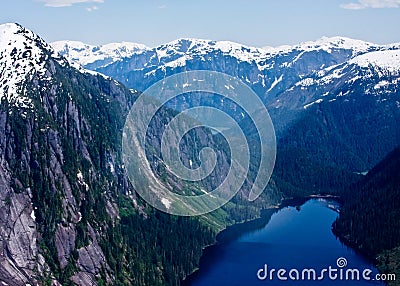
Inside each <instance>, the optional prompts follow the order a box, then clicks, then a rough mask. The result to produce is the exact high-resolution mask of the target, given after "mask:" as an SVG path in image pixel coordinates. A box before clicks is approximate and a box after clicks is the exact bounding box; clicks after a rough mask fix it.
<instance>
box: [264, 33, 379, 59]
mask: <svg viewBox="0 0 400 286" xmlns="http://www.w3.org/2000/svg"><path fill="white" fill-rule="evenodd" d="M378 47H379V46H378V45H376V44H373V43H370V42H366V41H362V40H355V39H350V38H346V37H322V38H320V39H318V40H316V41H307V42H303V43H300V44H297V45H292V46H290V45H283V46H278V47H270V46H267V47H264V49H265V50H266V51H268V52H270V53H273V54H277V53H285V52H286V53H288V52H290V51H293V50H300V51H304V52H311V51H317V50H323V51H326V52H328V53H331V52H332V50H335V49H336V50H338V49H343V50H351V51H353V55H357V54H360V53H365V52H367V51H369V50H371V49H376V48H378Z"/></svg>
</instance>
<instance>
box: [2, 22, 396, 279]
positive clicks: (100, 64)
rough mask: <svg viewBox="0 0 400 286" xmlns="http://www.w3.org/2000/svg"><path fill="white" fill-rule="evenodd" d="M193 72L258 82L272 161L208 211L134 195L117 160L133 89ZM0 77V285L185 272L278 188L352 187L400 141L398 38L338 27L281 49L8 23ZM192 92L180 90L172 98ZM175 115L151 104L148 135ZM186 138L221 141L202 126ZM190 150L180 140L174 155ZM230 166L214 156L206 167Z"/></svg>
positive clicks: (305, 191)
mask: <svg viewBox="0 0 400 286" xmlns="http://www.w3.org/2000/svg"><path fill="white" fill-rule="evenodd" d="M197 69H201V70H210V71H219V72H224V73H226V74H229V75H231V76H234V77H236V78H238V79H240V80H242V81H243V82H244V83H246V84H247V85H248V86H249V87H250V88H252V89H253V90H254V91H255V92H256V93H257V95H258V96H259V97H260V99H261V100H262V101H263V103H264V104H265V106H266V107H267V109H268V110H269V112H270V115H271V117H272V120H273V123H274V126H275V129H276V133H277V138H278V154H277V162H276V167H275V172H274V174H273V177H272V180H271V182H270V184H269V186H268V187H267V190H266V191H265V192H264V194H263V195H262V196H261V198H260V199H258V200H257V201H256V202H254V203H247V202H246V201H245V200H242V199H241V194H239V196H238V197H235V198H234V199H233V200H232V202H230V203H228V204H227V205H225V206H224V208H223V209H221V210H218V211H216V212H214V213H211V214H210V216H205V217H201V218H185V217H174V216H169V215H167V214H164V213H161V212H159V211H157V210H155V209H153V208H151V207H150V206H148V205H147V204H146V203H145V202H144V201H143V200H141V198H140V197H138V196H137V195H136V193H135V190H134V189H133V187H132V185H131V184H130V182H129V180H128V179H127V176H126V173H125V169H124V164H123V163H122V158H121V137H122V129H123V126H124V123H125V118H126V116H127V114H128V112H129V109H130V107H131V106H132V104H133V103H134V102H135V100H136V98H137V97H138V96H139V95H140V92H141V91H144V90H146V89H147V88H148V87H150V86H151V85H152V84H153V83H155V82H157V81H159V80H160V79H163V78H165V77H166V76H168V75H172V74H175V73H178V72H181V71H190V70H197ZM0 75H1V77H0V92H1V93H0V160H1V161H0V181H1V185H0V245H1V248H0V282H1V283H2V284H3V285H18V286H19V285H28V284H30V285H60V284H61V285H110V284H113V285H179V283H180V281H182V279H184V277H186V276H187V275H188V274H189V273H191V272H192V271H193V269H195V268H196V267H197V265H198V261H199V258H200V256H201V253H202V248H203V247H204V246H206V245H209V244H211V243H213V242H214V239H215V234H216V232H217V231H219V230H221V229H223V228H224V227H225V226H226V225H227V224H232V223H235V222H237V221H243V220H247V219H251V218H254V217H256V216H257V215H258V214H259V210H260V209H261V208H265V207H269V206H272V205H276V204H278V203H279V202H280V200H281V199H282V198H285V197H293V196H306V195H309V194H320V193H335V194H340V195H344V194H346V193H347V194H348V192H349V190H348V189H347V188H348V187H349V186H350V185H351V184H352V183H354V182H356V181H358V180H360V178H363V175H360V174H359V173H361V172H364V171H368V170H371V169H372V168H373V166H375V165H376V164H377V163H378V162H379V161H380V160H382V159H383V158H384V157H385V156H386V154H388V153H389V152H390V151H391V150H393V149H394V148H395V147H396V146H398V145H400V129H399V128H398V126H397V122H399V119H400V91H399V88H398V86H399V78H400V45H399V44H393V45H387V46H380V45H375V44H371V43H366V42H363V41H358V40H352V39H348V38H340V37H335V38H323V39H321V40H318V41H316V42H307V43H303V44H300V45H297V46H284V47H277V48H271V47H265V48H252V47H246V46H244V45H240V44H236V43H231V42H215V41H209V40H198V39H179V40H176V41H173V42H171V43H168V44H165V45H161V46H159V47H156V48H148V47H145V46H144V45H140V44H134V43H121V44H108V45H104V46H91V45H86V44H83V43H79V42H71V41H65V42H64V41H63V42H56V43H52V44H48V43H46V42H45V41H44V40H43V39H42V38H40V37H39V36H37V35H36V34H35V33H33V32H32V31H29V30H28V29H26V28H24V27H22V26H20V25H18V24H4V25H0ZM212 103H213V104H214V105H215V106H216V107H217V108H218V107H224V104H225V105H226V104H228V103H223V102H221V100H220V98H219V97H215V98H212ZM192 105H194V102H192V99H190V98H189V100H188V101H186V102H185V103H183V102H177V103H175V106H173V107H174V108H175V109H176V110H180V109H182V108H186V107H190V106H192ZM228 107H229V106H228ZM225 109H228V110H230V111H229V112H231V113H232V115H237V114H236V111H235V110H234V109H229V108H226V106H225ZM173 112H174V111H171V110H170V109H165V110H163V111H162V112H161V114H160V115H159V117H157V118H156V119H155V122H154V124H153V126H152V128H151V130H150V131H149V138H155V137H156V135H159V133H160V132H161V131H162V128H163V125H164V121H165V120H166V119H167V118H169V117H171V116H172V114H173ZM244 124H245V123H244ZM245 127H246V126H245ZM194 138H196V139H198V140H197V141H199V142H201V141H208V142H211V145H213V146H219V145H221V144H222V142H221V141H219V139H218V138H217V137H216V136H213V135H212V133H211V132H209V131H208V130H196V131H195V132H194ZM206 139H207V140H206ZM148 143H149V144H150V145H151V146H153V147H154V149H155V151H154V152H155V153H154V154H153V155H152V157H151V158H152V160H150V161H151V162H152V164H153V166H152V167H154V168H155V169H156V170H157V172H158V175H159V176H160V177H163V176H164V179H165V180H166V181H167V182H168V183H169V184H170V185H171V188H175V189H178V191H182V189H184V188H183V187H182V185H181V184H180V182H176V181H174V179H173V176H172V175H171V174H169V173H168V172H166V173H165V170H164V169H163V168H161V167H162V158H161V157H159V156H158V152H159V149H160V146H159V142H158V141H157V140H155V139H154V140H153V141H152V140H150V141H149V142H148ZM185 144H186V143H185ZM187 144H189V142H187ZM200 147H201V146H197V147H196V146H195V147H194V146H191V145H187V146H186V145H184V146H183V149H184V150H186V151H187V152H186V153H185V152H183V158H182V160H183V161H184V162H186V163H187V162H189V160H191V159H192V157H190V156H192V155H193V154H192V153H196V151H198V150H199V149H198V148H200ZM189 153H190V154H189ZM219 154H221V156H222V158H224V155H225V154H226V153H224V152H223V151H221V152H220V153H219ZM226 169H227V167H226V160H222V161H221V162H220V165H219V167H218V168H217V171H216V172H217V173H216V174H215V175H216V177H220V176H222V175H223V174H224V172H226ZM209 183H211V184H212V183H215V182H209ZM205 184H207V182H206V183H205ZM179 188H181V189H179Z"/></svg>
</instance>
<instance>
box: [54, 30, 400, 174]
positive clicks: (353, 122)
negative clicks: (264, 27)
mask: <svg viewBox="0 0 400 286" xmlns="http://www.w3.org/2000/svg"><path fill="white" fill-rule="evenodd" d="M131 45H132V44H131ZM81 46H82V45H78V46H76V45H74V43H73V42H57V44H56V49H57V50H58V51H59V52H60V53H61V54H63V55H65V56H66V57H67V58H68V59H69V60H71V61H77V62H78V63H80V64H82V65H84V66H85V67H88V68H91V69H93V70H96V71H99V72H101V73H103V74H106V75H109V76H111V77H113V78H115V79H117V80H119V81H120V82H122V83H124V84H125V85H126V86H128V87H130V88H135V89H138V90H145V89H146V88H148V87H149V86H150V85H151V84H153V83H155V82H156V81H158V80H160V79H162V78H163V77H165V76H168V75H172V74H175V73H177V72H181V71H185V70H196V69H204V70H213V71H220V72H224V73H227V74H229V75H232V76H235V77H238V78H240V79H241V80H242V81H243V82H245V83H246V84H248V85H249V86H250V87H251V88H252V89H253V90H254V91H255V92H256V93H257V94H258V95H259V97H260V98H261V99H262V100H263V101H264V103H265V105H266V106H267V108H268V109H269V112H270V114H271V116H272V119H273V122H274V125H275V129H276V131H277V135H278V137H279V138H282V140H284V141H285V142H288V144H294V145H299V146H297V147H299V148H301V149H304V148H305V149H306V150H304V151H305V152H306V153H308V154H310V155H312V154H316V153H320V156H319V158H318V160H317V161H320V162H323V163H324V164H326V162H329V164H332V165H333V166H342V167H343V168H345V169H347V170H352V171H362V170H364V169H369V168H372V167H373V166H374V165H375V164H376V163H377V162H378V161H379V160H380V159H382V158H383V156H385V154H387V152H389V151H390V150H391V149H393V148H394V146H396V145H397V144H398V143H400V135H399V132H400V131H399V129H398V128H395V124H396V123H395V122H396V120H398V119H399V108H398V106H399V103H398V102H399V101H400V100H399V90H398V81H399V77H400V76H399V70H400V59H399V58H398V57H399V54H400V52H399V51H400V50H399V49H400V44H392V45H385V46H381V45H376V44H372V43H368V42H364V41H360V40H353V39H349V38H343V37H333V38H322V39H320V40H317V41H315V42H305V43H302V44H299V45H296V46H282V47H276V48H272V47H265V48H253V47H247V46H244V45H240V44H237V43H232V42H216V41H209V40H198V39H179V40H176V41H173V42H170V43H167V44H165V45H160V46H158V47H155V48H147V47H143V48H142V49H137V50H136V51H134V52H132V54H130V55H128V54H121V56H120V57H115V56H111V55H114V54H115V52H110V53H109V54H110V57H109V58H113V61H111V62H110V63H107V64H106V65H104V64H103V62H102V61H98V60H97V59H96V57H95V55H94V53H92V52H91V50H93V49H94V48H93V47H89V46H87V48H85V49H82V48H81ZM112 46H113V47H115V49H116V50H121V49H126V48H123V47H124V46H126V44H124V43H121V44H112ZM134 46H136V47H137V45H134ZM97 49H99V50H105V49H104V48H103V47H102V46H100V47H97V48H95V50H97ZM72 51H73V52H72ZM89 59H90V60H89ZM185 104H189V105H190V102H189V103H188V102H186V103H185ZM215 104H216V105H218V102H217V100H216V102H215ZM176 108H177V109H179V106H176ZM322 108H323V110H322ZM324 112H325V113H326V114H325V113H324ZM314 113H316V116H314V115H313V114H314ZM308 114H310V116H309V115H308ZM309 117H311V118H312V119H309ZM305 120H306V121H305ZM310 120H311V121H313V120H314V121H315V120H318V122H315V124H316V125H315V126H314V127H315V128H314V129H311V130H310V129H307V125H309V126H312V125H313V124H314V123H312V122H309V123H308V121H310ZM324 125H325V126H324ZM317 126H318V127H317ZM305 128H306V129H307V130H304V129H305ZM321 128H322V129H321ZM289 130H290V132H289ZM318 130H320V132H318ZM322 130H323V131H322ZM296 132H297V133H296ZM304 132H307V134H308V138H311V139H308V140H311V141H310V142H298V143H295V142H296V141H303V140H302V139H301V137H302V134H303V133H304ZM295 136H297V137H298V138H297V139H296V138H295ZM311 142H315V144H312V143H311ZM332 142H337V143H335V144H333V143H332ZM336 144H338V145H336ZM325 146H327V149H328V150H325ZM338 146H340V148H342V149H338ZM297 147H296V148H297ZM320 147H322V150H319V148H320ZM335 150H341V151H343V153H342V155H340V156H337V155H336V154H335V152H333V151H335ZM332 152H333V153H332ZM332 154H335V155H334V156H332ZM327 159H328V161H326V160H327Z"/></svg>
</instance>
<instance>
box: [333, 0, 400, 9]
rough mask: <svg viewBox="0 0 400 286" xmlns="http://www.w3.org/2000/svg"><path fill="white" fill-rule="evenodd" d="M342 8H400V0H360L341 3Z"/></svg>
mask: <svg viewBox="0 0 400 286" xmlns="http://www.w3.org/2000/svg"><path fill="white" fill-rule="evenodd" d="M340 7H341V8H343V9H350V10H361V9H366V8H400V0H358V2H356V3H354V2H352V3H347V4H341V5H340Z"/></svg>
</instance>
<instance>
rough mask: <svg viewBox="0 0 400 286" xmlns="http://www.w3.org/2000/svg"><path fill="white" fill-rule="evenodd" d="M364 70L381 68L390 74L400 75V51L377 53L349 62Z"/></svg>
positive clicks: (361, 56)
mask: <svg viewBox="0 0 400 286" xmlns="http://www.w3.org/2000/svg"><path fill="white" fill-rule="evenodd" d="M349 63H350V64H356V65H358V66H360V67H362V68H367V67H371V66H372V67H379V68H381V69H384V70H387V71H389V72H390V73H395V74H399V73H400V49H398V50H388V51H376V52H370V53H367V54H363V55H360V56H357V57H355V58H354V59H352V60H350V61H349Z"/></svg>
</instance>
